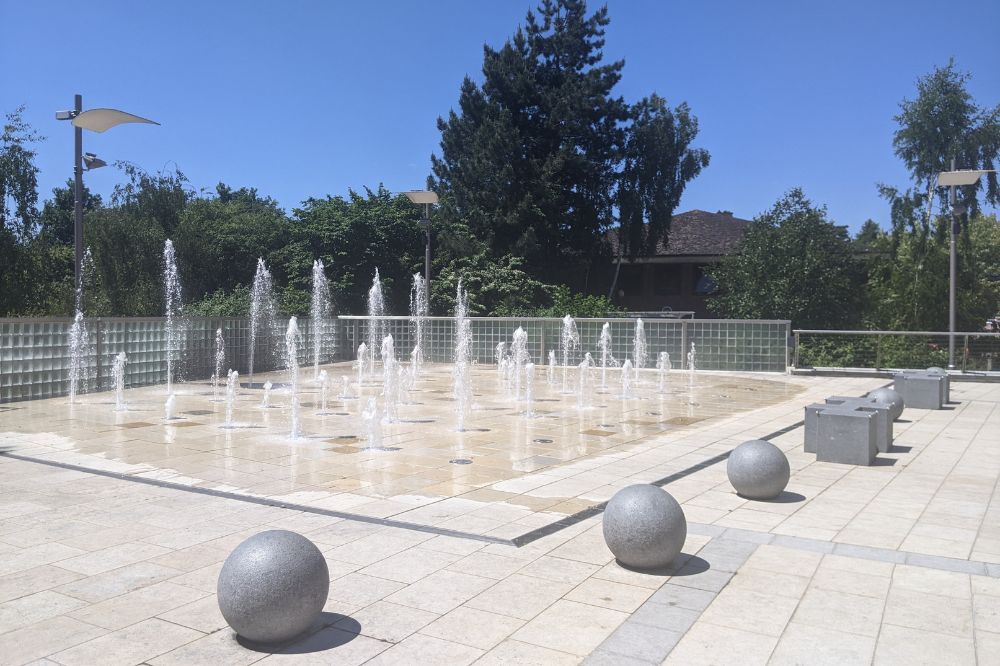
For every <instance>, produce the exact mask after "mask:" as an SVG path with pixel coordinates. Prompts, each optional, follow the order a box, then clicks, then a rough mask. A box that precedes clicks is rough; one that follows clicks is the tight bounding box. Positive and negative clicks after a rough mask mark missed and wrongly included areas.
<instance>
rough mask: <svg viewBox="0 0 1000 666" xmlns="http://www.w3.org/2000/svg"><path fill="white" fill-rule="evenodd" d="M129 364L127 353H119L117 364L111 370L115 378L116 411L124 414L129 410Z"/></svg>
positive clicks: (116, 357) (116, 358) (116, 359)
mask: <svg viewBox="0 0 1000 666" xmlns="http://www.w3.org/2000/svg"><path fill="white" fill-rule="evenodd" d="M127 363H128V356H126V355H125V352H118V356H115V364H114V366H113V367H112V368H111V374H112V376H113V377H114V378H115V411H116V412H124V411H126V410H127V409H128V407H127V406H126V405H125V365H126V364H127Z"/></svg>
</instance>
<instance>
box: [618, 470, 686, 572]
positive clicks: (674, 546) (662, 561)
mask: <svg viewBox="0 0 1000 666" xmlns="http://www.w3.org/2000/svg"><path fill="white" fill-rule="evenodd" d="M685 539H687V519H686V518H685V517H684V510H683V509H681V505H680V504H678V503H677V500H675V499H674V498H673V496H672V495H671V494H670V493H668V492H667V491H666V490H663V489H662V488H659V487H657V486H652V485H649V484H644V483H643V484H636V485H634V486H628V487H626V488H622V489H621V490H619V491H618V492H617V493H615V495H614V497H612V498H611V499H610V500H609V501H608V505H607V507H606V508H605V509H604V541H605V543H607V544H608V548H609V549H610V550H611V552H612V553H614V556H615V558H617V560H618V562H619V563H620V564H623V565H625V566H627V567H632V568H635V569H658V568H660V567H665V566H667V565H668V564H670V562H671V560H673V559H674V558H675V557H677V554H678V553H680V552H681V548H683V547H684V540H685Z"/></svg>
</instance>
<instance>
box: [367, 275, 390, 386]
mask: <svg viewBox="0 0 1000 666" xmlns="http://www.w3.org/2000/svg"><path fill="white" fill-rule="evenodd" d="M368 316H369V317H370V319H369V320H368V353H369V354H371V363H370V365H369V368H368V369H369V372H370V373H371V374H374V373H375V354H376V350H377V349H379V345H380V344H381V343H382V338H384V337H385V336H386V322H385V298H384V297H383V295H382V279H381V278H380V277H379V275H378V269H377V268H376V269H375V277H374V278H373V279H372V286H371V288H370V289H369V290H368Z"/></svg>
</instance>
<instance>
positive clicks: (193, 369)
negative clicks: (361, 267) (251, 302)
mask: <svg viewBox="0 0 1000 666" xmlns="http://www.w3.org/2000/svg"><path fill="white" fill-rule="evenodd" d="M298 323H299V332H300V340H299V345H298V348H297V356H298V360H299V364H300V365H308V364H311V363H312V360H313V333H314V329H315V328H316V327H314V326H313V324H312V322H311V321H310V320H309V319H300V320H299V322H298ZM72 324H73V321H72V319H69V318H46V319H20V318H18V319H0V402H10V401H14V400H28V399H33V398H49V397H54V396H60V395H66V394H68V393H69V374H70V347H69V330H70V327H71V326H72ZM85 324H86V331H87V336H86V343H85V349H84V367H83V372H82V373H81V375H82V385H81V387H80V390H81V391H82V392H88V391H107V390H111V389H113V388H114V381H113V379H112V373H111V368H112V367H113V364H114V359H115V357H116V356H117V355H118V353H119V352H125V353H126V355H127V356H128V365H127V366H126V373H125V386H126V387H132V386H142V385H146V384H159V383H165V382H166V380H167V358H168V349H167V348H168V344H167V337H168V336H167V327H166V320H165V319H164V318H162V317H111V318H92V319H86V320H85ZM286 326H287V320H283V321H282V322H281V325H280V326H275V328H274V330H267V331H260V332H259V333H258V336H257V341H256V345H255V352H254V368H255V371H265V370H272V369H275V368H278V367H282V366H284V353H285V341H284V333H285V327H286ZM337 328H338V323H337V322H336V321H329V322H324V324H323V326H322V327H321V328H320V329H319V334H320V335H321V336H322V337H321V350H320V351H321V353H320V361H321V362H323V363H327V362H330V361H332V360H333V359H334V352H335V349H336V335H337ZM217 329H222V333H223V340H224V344H225V350H226V362H225V364H224V367H223V372H224V373H225V372H227V371H228V370H229V369H235V370H237V371H239V372H240V374H241V375H243V376H244V377H245V376H246V374H247V372H248V369H249V367H248V366H249V360H250V356H249V350H250V325H249V322H248V320H247V319H245V318H184V319H181V320H179V321H178V322H177V324H176V329H175V330H176V333H175V336H174V345H173V347H174V349H173V351H172V353H171V354H170V356H171V357H172V359H173V368H174V370H173V373H174V377H175V379H178V380H202V379H209V378H211V376H212V374H213V373H214V372H215V332H216V330H217Z"/></svg>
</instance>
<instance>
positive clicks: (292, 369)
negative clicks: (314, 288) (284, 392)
mask: <svg viewBox="0 0 1000 666" xmlns="http://www.w3.org/2000/svg"><path fill="white" fill-rule="evenodd" d="M299 342H300V336H299V320H298V318H296V317H289V318H288V330H286V331H285V365H286V367H287V368H288V383H289V384H290V385H291V386H290V389H291V392H292V401H291V407H292V431H291V434H290V437H291V438H292V439H298V437H299V435H300V434H301V429H300V426H299Z"/></svg>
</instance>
